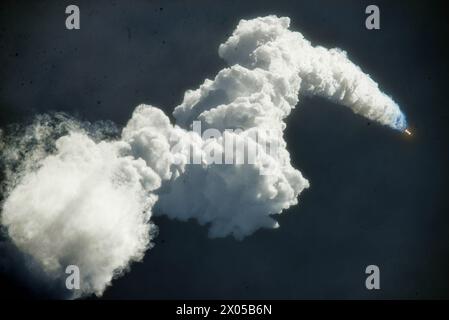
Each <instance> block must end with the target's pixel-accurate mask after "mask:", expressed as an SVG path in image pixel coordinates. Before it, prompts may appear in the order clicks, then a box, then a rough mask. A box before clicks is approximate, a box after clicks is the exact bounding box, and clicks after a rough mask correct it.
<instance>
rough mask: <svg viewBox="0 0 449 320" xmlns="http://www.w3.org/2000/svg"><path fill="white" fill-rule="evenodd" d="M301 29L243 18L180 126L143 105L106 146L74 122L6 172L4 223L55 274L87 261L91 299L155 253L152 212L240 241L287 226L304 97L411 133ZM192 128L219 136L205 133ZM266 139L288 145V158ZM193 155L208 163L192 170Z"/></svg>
mask: <svg viewBox="0 0 449 320" xmlns="http://www.w3.org/2000/svg"><path fill="white" fill-rule="evenodd" d="M289 23H290V20H289V18H286V17H283V18H278V17H276V16H267V17H263V18H257V19H253V20H241V21H240V23H239V24H238V26H237V28H236V30H235V31H234V33H233V35H232V36H231V37H230V38H229V39H228V40H227V41H226V42H225V43H223V44H222V45H221V46H220V48H219V55H220V56H221V57H222V58H223V59H225V60H226V61H227V62H228V64H229V65H230V66H229V67H228V68H225V69H223V70H221V71H220V72H219V73H218V74H217V76H216V77H215V79H213V80H209V79H206V80H205V81H204V83H203V84H202V85H201V86H200V87H199V88H198V89H197V90H189V91H187V92H186V93H185V96H184V100H183V102H182V103H181V104H180V105H179V106H177V107H176V108H175V110H174V113H173V115H174V116H175V118H176V125H173V124H171V123H170V120H169V118H168V117H167V116H166V115H165V114H164V113H163V112H162V111H161V110H159V109H158V108H155V107H152V106H148V105H140V106H138V107H137V108H136V109H135V111H134V113H133V115H132V118H131V119H130V120H129V122H128V124H127V125H126V127H125V128H124V129H123V130H122V132H121V136H120V137H119V138H117V139H112V140H111V139H107V140H103V141H98V139H95V137H94V136H93V135H92V133H89V132H87V131H86V130H83V129H82V128H80V127H79V126H76V125H71V126H66V130H67V134H65V135H62V136H61V137H60V138H58V139H57V140H56V141H54V140H53V142H54V143H53V145H54V147H53V148H50V149H49V150H46V148H42V147H41V145H42V144H39V143H38V144H37V145H36V146H35V147H33V150H35V151H33V152H30V153H28V154H27V155H26V156H25V159H23V160H22V161H21V165H19V166H18V167H17V168H16V170H15V171H14V172H12V171H11V170H10V171H8V172H7V174H6V177H7V188H6V189H5V190H6V191H5V194H6V197H5V199H4V201H3V204H2V216H1V222H2V224H3V226H5V227H6V228H7V231H8V235H9V237H10V238H11V240H12V241H13V243H14V244H15V245H16V246H17V247H18V248H19V249H20V250H22V251H23V252H24V253H26V254H28V255H30V256H31V257H32V258H33V259H35V260H36V261H37V262H38V263H39V264H40V265H42V267H43V269H44V270H45V271H46V272H47V273H48V274H49V275H51V276H53V277H55V278H60V277H61V276H63V274H64V270H65V266H67V265H70V264H74V265H77V266H78V267H79V268H80V271H81V288H82V290H81V293H80V294H81V295H82V294H91V293H95V294H96V295H101V294H102V293H103V291H104V290H105V288H106V287H107V286H108V285H109V284H110V282H111V280H112V279H113V278H114V277H115V276H117V275H119V274H120V273H122V272H123V271H125V270H126V269H127V268H128V267H129V264H130V263H131V262H133V261H139V260H140V259H141V258H142V257H143V255H144V252H145V251H146V250H147V249H148V248H149V247H150V246H151V243H150V241H151V239H152V237H153V236H154V235H155V232H156V227H155V226H153V225H152V224H151V222H150V218H151V216H152V212H153V210H152V209H153V207H155V208H157V210H156V211H155V212H156V213H158V214H164V215H167V216H169V217H171V218H176V219H180V220H188V219H191V218H194V219H196V220H197V221H198V222H199V223H200V224H204V225H207V226H208V228H209V234H210V236H211V237H224V236H227V235H232V236H234V237H235V238H237V239H242V238H243V237H245V236H248V235H250V234H252V233H253V232H254V231H255V230H257V229H259V228H276V227H278V223H277V222H276V221H275V220H274V218H273V215H275V214H280V213H282V212H283V211H284V210H285V209H288V208H289V207H291V206H292V205H296V204H297V203H298V195H299V194H300V193H301V192H302V191H303V190H304V189H305V188H308V187H309V182H308V180H307V179H306V178H304V177H303V175H302V174H301V173H300V171H299V170H297V169H295V168H293V167H292V165H291V162H290V155H289V152H288V150H287V145H286V143H285V141H284V139H283V131H284V129H285V127H286V124H285V122H284V120H285V118H286V117H287V116H288V115H289V114H290V112H291V110H292V109H293V108H294V107H295V106H296V105H297V104H298V99H299V97H300V95H301V94H307V95H320V96H323V97H327V98H329V99H331V100H332V101H334V102H336V103H338V104H342V105H344V106H347V107H349V108H351V109H352V110H353V111H354V112H355V113H358V114H360V115H362V116H364V117H366V118H368V119H370V120H374V121H377V122H379V123H381V124H384V125H387V126H390V127H391V128H394V129H397V130H405V128H406V122H405V117H404V116H403V114H402V112H401V111H400V109H399V107H398V105H397V104H396V103H395V102H394V101H393V100H392V99H391V98H390V97H389V96H387V95H386V94H384V93H383V92H382V91H380V90H379V88H378V85H377V83H376V82H374V81H373V80H372V79H371V78H370V77H369V76H368V75H366V74H365V73H363V72H362V71H361V69H360V68H359V67H358V66H356V65H354V64H353V63H351V62H350V61H349V59H348V58H347V56H346V53H345V52H344V51H341V50H339V49H331V50H328V49H326V48H323V47H314V46H312V45H311V44H310V42H309V41H307V40H306V39H304V37H303V36H302V35H301V34H300V33H298V32H293V31H290V30H289ZM194 121H200V124H201V127H202V130H206V129H214V130H215V131H214V132H216V133H218V134H216V135H210V136H208V137H205V136H204V135H201V134H199V133H198V132H197V131H196V130H193V129H194V128H193V127H192V124H193V122H194ZM228 129H238V130H236V131H232V132H230V131H227V130H228ZM38 131H39V130H38ZM38 131H36V130H29V132H27V134H26V135H25V136H26V137H28V139H29V137H30V136H31V137H35V136H36V134H37V133H39V132H38ZM40 131H43V132H46V131H50V132H52V131H54V127H52V126H51V125H50V124H48V123H47V124H46V125H44V126H41V127H40ZM39 134H41V135H42V132H41V133H39ZM44 136H48V134H44ZM256 136H257V139H255V138H254V137H256ZM37 140H38V141H46V140H45V139H40V140H39V139H37ZM229 141H233V142H235V144H236V145H238V146H243V148H240V149H239V148H236V149H235V150H234V149H232V150H233V154H232V157H233V163H232V164H219V163H217V162H216V161H215V160H216V159H217V158H220V159H223V158H226V157H228V156H229V150H228V149H227V148H226V143H227V142H229ZM263 144H269V145H276V146H277V148H276V152H274V153H273V152H269V151H268V150H265V149H263V148H259V147H260V146H261V145H263ZM2 148H3V154H4V158H5V157H6V158H8V159H9V161H11V158H12V159H14V156H13V157H11V153H14V152H13V150H14V147H13V148H10V147H5V144H3V147H2ZM19 149H20V148H19ZM249 149H257V150H258V152H257V153H256V154H255V158H254V159H253V160H254V162H252V163H242V162H243V161H242V160H244V159H245V154H243V152H242V150H249ZM36 150H38V151H36ZM227 152H228V154H226V153H227ZM5 155H6V156H5ZM192 157H197V158H199V159H200V163H199V164H190V163H191V162H190V159H191V158H192ZM262 171H263V172H264V174H261V172H262Z"/></svg>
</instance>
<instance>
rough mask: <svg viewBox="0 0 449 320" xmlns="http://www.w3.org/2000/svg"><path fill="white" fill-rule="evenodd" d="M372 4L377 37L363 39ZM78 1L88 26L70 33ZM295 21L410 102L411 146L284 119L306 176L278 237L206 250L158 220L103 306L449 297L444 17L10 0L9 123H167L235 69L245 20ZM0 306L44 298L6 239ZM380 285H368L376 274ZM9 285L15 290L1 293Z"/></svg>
mask: <svg viewBox="0 0 449 320" xmlns="http://www.w3.org/2000/svg"><path fill="white" fill-rule="evenodd" d="M373 3H374V4H377V5H378V6H379V7H380V11H381V30H376V31H368V30H366V29H365V22H364V21H365V18H366V15H365V13H364V11H365V8H366V6H367V5H368V4H373ZM69 4H77V5H79V7H80V10H81V30H76V31H68V30H66V28H65V18H66V15H65V7H66V6H67V5H69ZM266 14H277V15H286V16H289V17H290V18H291V20H292V26H291V28H292V29H294V30H298V31H300V32H302V33H303V34H304V35H305V37H306V38H308V39H309V40H311V41H312V42H313V43H314V44H320V45H324V46H327V47H336V46H338V47H341V48H342V49H344V50H346V51H348V54H349V57H350V59H351V60H352V61H354V62H355V63H357V64H359V65H360V66H361V67H362V69H363V70H364V71H366V72H367V73H369V74H370V75H371V76H372V77H373V78H374V79H375V80H376V81H378V82H379V83H380V86H381V88H382V89H384V90H385V92H387V93H389V94H391V95H392V96H393V97H394V99H395V100H396V101H397V102H398V103H399V104H400V105H401V107H402V109H403V111H404V112H405V113H406V115H407V117H408V119H409V121H410V123H411V124H412V126H413V128H414V131H415V136H414V137H413V138H412V139H406V138H405V137H404V136H402V135H400V134H398V132H395V131H392V130H390V129H388V128H386V127H382V126H379V125H377V124H371V123H369V122H368V121H367V120H365V119H362V118H361V117H358V116H355V115H354V114H352V113H351V112H350V111H349V110H347V109H345V108H343V107H340V106H336V105H334V104H332V103H330V102H327V101H325V100H323V99H317V98H313V99H310V98H307V99H303V100H302V103H300V106H299V108H298V109H296V110H295V111H294V112H293V114H292V115H291V116H290V117H289V118H288V128H287V131H286V139H287V143H288V145H289V150H290V152H291V155H292V160H293V163H294V166H295V167H297V168H298V169H300V170H301V171H302V173H303V174H304V175H305V176H306V177H307V178H308V179H309V180H310V182H311V187H310V189H308V190H306V191H305V192H304V193H303V194H301V196H300V204H299V205H298V206H295V207H293V208H291V209H290V210H288V211H287V212H286V214H284V215H281V216H279V217H278V220H279V223H280V225H281V227H280V228H279V229H277V230H260V231H258V232H256V233H255V234H254V235H252V236H250V237H249V238H246V239H245V240H243V241H236V240H234V239H232V238H225V239H215V240H211V239H208V237H207V229H206V228H205V227H201V226H199V225H198V224H197V223H196V222H193V221H192V222H189V223H182V222H176V221H171V220H168V219H167V218H164V217H158V218H156V219H154V220H155V223H156V224H157V225H158V226H159V236H158V237H157V238H156V240H155V243H156V246H155V247H154V248H153V249H152V250H150V251H148V252H147V255H146V256H145V258H144V260H143V262H142V263H135V264H133V265H132V268H131V271H130V272H128V273H127V274H126V275H125V276H123V277H121V278H119V279H117V280H115V281H114V282H113V286H112V287H110V288H109V289H107V291H106V292H105V294H104V298H114V299H115V298H125V299H130V298H139V299H141V298H151V299H152V298H158V299H160V298H276V299H277V298H288V299H291V298H449V232H448V231H449V216H448V215H449V210H448V209H449V208H448V201H447V191H448V179H447V177H448V172H447V163H448V162H447V161H448V152H447V143H448V134H447V133H448V126H447V120H448V116H449V110H448V103H447V100H448V99H447V94H448V93H447V92H448V90H447V88H446V86H447V80H446V79H447V74H448V71H449V70H448V69H449V68H448V61H447V57H448V48H447V44H446V42H447V37H448V20H447V19H446V17H445V11H444V10H443V6H442V4H441V3H440V2H437V1H430V2H428V1H427V2H418V1H407V2H405V1H374V2H373V1H332V0H320V1H281V0H276V1H188V2H187V1H170V2H168V1H167V2H165V1H118V0H116V1H56V0H53V1H2V3H1V5H0V63H1V72H0V126H2V127H4V126H6V125H9V124H11V123H13V122H24V121H27V120H29V119H30V117H32V116H34V115H36V114H38V113H44V112H48V111H51V110H54V111H65V112H67V113H69V114H71V115H74V116H76V117H78V118H80V119H82V120H90V121H95V120H112V121H114V122H115V123H117V124H118V125H119V126H122V125H124V124H125V123H126V121H127V120H128V119H129V118H130V115H131V113H132V111H133V109H134V107H135V106H136V105H137V104H139V103H148V104H153V105H156V106H159V107H161V108H162V109H164V110H165V111H166V112H167V113H171V111H172V110H173V108H174V107H175V106H176V105H177V104H179V103H180V102H181V100H182V97H183V94H184V91H185V90H187V89H192V88H196V87H197V86H198V85H199V84H200V83H202V82H203V80H204V79H205V78H206V77H209V78H210V77H213V76H214V75H215V74H216V73H217V71H219V70H220V69H221V68H223V67H224V66H225V64H224V62H223V61H221V60H220V58H219V57H218V54H217V49H218V46H219V44H220V43H221V42H223V41H224V40H225V39H226V38H227V37H228V36H229V35H230V33H231V32H232V30H233V29H234V28H235V26H236V24H237V22H238V21H239V20H240V19H242V18H252V17H256V16H260V15H266ZM0 249H1V252H0V254H2V256H3V260H2V261H3V263H4V265H6V267H5V266H2V267H1V268H0V272H1V273H0V281H1V282H2V290H1V291H2V292H1V295H2V297H3V296H4V297H24V296H28V297H29V296H31V297H36V296H37V297H42V295H44V296H46V295H48V294H49V293H48V292H47V289H48V288H47V289H45V290H44V289H42V290H44V291H45V292H44V294H42V293H40V292H39V289H36V288H41V287H40V285H36V287H35V288H34V290H33V288H30V285H31V286H32V281H29V280H26V279H27V276H26V275H25V274H24V272H23V271H22V268H21V267H20V264H21V261H22V260H21V258H20V257H17V256H15V255H14V254H13V249H11V248H10V246H9V245H8V244H7V243H6V242H5V241H2V246H0ZM369 264H376V265H378V266H379V267H380V270H381V290H379V291H368V290H366V289H365V286H364V282H365V277H366V275H365V273H364V271H365V267H366V266H367V265H369ZM3 288H6V289H3Z"/></svg>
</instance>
